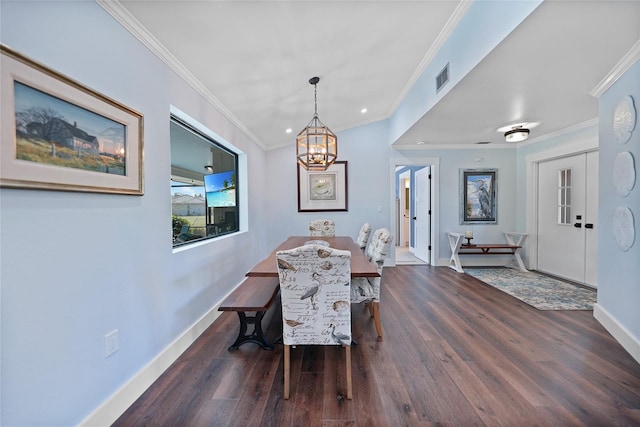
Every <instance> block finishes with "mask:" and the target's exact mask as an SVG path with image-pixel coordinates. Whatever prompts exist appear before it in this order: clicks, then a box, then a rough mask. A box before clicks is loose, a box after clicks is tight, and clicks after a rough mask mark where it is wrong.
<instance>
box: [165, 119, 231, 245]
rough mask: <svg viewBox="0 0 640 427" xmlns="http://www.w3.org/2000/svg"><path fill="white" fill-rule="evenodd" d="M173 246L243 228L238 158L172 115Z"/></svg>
mask: <svg viewBox="0 0 640 427" xmlns="http://www.w3.org/2000/svg"><path fill="white" fill-rule="evenodd" d="M170 134H171V219H172V230H173V246H174V247H177V246H182V245H185V244H187V243H191V242H195V241H202V240H206V239H211V238H215V237H218V236H221V235H225V234H229V233H234V232H236V231H238V230H239V221H238V212H239V207H238V200H239V197H238V192H237V191H236V189H237V188H238V185H237V184H238V183H237V172H238V156H237V154H236V153H233V152H232V151H230V150H228V149H227V148H225V147H223V146H222V145H220V144H218V143H217V142H216V141H215V140H213V139H211V138H210V137H208V136H206V135H203V134H202V133H201V132H199V131H198V130H196V129H194V128H193V127H192V126H190V125H189V124H187V123H185V122H183V121H181V120H179V119H177V118H176V117H171V123H170Z"/></svg>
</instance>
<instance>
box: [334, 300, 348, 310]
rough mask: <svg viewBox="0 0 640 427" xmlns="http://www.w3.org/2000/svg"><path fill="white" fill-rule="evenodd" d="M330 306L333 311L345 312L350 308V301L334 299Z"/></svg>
mask: <svg viewBox="0 0 640 427" xmlns="http://www.w3.org/2000/svg"><path fill="white" fill-rule="evenodd" d="M332 307H333V311H335V312H338V313H340V312H345V311H347V310H350V309H351V303H350V302H349V301H334V303H333V305H332Z"/></svg>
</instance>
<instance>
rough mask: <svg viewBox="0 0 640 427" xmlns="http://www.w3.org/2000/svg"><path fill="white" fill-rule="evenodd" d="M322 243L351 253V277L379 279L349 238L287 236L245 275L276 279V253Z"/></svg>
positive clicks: (376, 272) (375, 269)
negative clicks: (318, 242)
mask: <svg viewBox="0 0 640 427" xmlns="http://www.w3.org/2000/svg"><path fill="white" fill-rule="evenodd" d="M317 241H324V242H327V243H328V244H329V247H331V248H333V249H340V250H346V251H349V252H351V277H380V273H378V268H377V266H376V264H374V263H372V262H370V261H369V260H368V259H367V257H366V256H365V254H364V251H363V250H362V249H361V248H360V246H358V245H357V244H356V242H354V241H353V239H352V238H351V237H350V236H333V237H325V236H289V237H288V238H287V239H286V240H285V241H284V242H282V243H280V244H279V245H278V246H277V247H276V248H275V249H274V250H273V251H272V252H271V253H270V254H269V256H267V257H266V258H265V259H263V260H262V261H260V262H259V263H258V264H256V265H255V266H254V267H253V268H252V269H251V270H249V271H248V272H247V273H246V275H247V276H254V277H278V267H277V261H276V253H277V252H278V251H283V250H288V249H293V248H297V247H298V246H303V245H305V244H309V243H313V242H317Z"/></svg>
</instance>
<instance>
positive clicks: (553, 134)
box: [518, 117, 598, 147]
mask: <svg viewBox="0 0 640 427" xmlns="http://www.w3.org/2000/svg"><path fill="white" fill-rule="evenodd" d="M594 126H595V127H597V126H598V118H597V117H596V118H593V119H590V120H587V121H584V122H582V123H578V124H575V125H573V126H569V127H566V128H563V129H560V130H557V131H555V132H549V133H545V134H544V135H540V136H537V137H535V138H530V139H528V140H527V141H525V142H521V143H519V144H518V147H526V146H528V145H532V144H537V143H540V142H542V141H547V140H549V139H553V138H558V137H560V136H563V135H568V134H570V133H573V132H577V131H580V130H583V129H588V128H591V127H594Z"/></svg>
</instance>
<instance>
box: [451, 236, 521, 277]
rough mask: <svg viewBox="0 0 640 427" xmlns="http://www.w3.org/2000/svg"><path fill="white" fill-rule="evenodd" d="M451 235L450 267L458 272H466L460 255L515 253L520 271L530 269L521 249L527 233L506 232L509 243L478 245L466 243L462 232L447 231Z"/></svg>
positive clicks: (514, 256)
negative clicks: (525, 262) (523, 258)
mask: <svg viewBox="0 0 640 427" xmlns="http://www.w3.org/2000/svg"><path fill="white" fill-rule="evenodd" d="M447 235H448V237H449V246H451V258H450V259H449V267H451V268H453V269H454V270H456V271H457V272H458V273H464V270H463V269H462V262H460V257H459V255H513V258H514V260H515V261H516V264H518V268H519V269H520V271H528V270H527V268H526V267H525V266H524V262H522V258H521V257H520V249H522V246H523V245H524V242H525V240H526V239H527V234H526V233H514V232H505V233H504V237H505V239H506V240H507V243H485V244H477V245H465V244H463V243H462V242H463V239H464V238H465V236H464V234H462V233H447Z"/></svg>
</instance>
